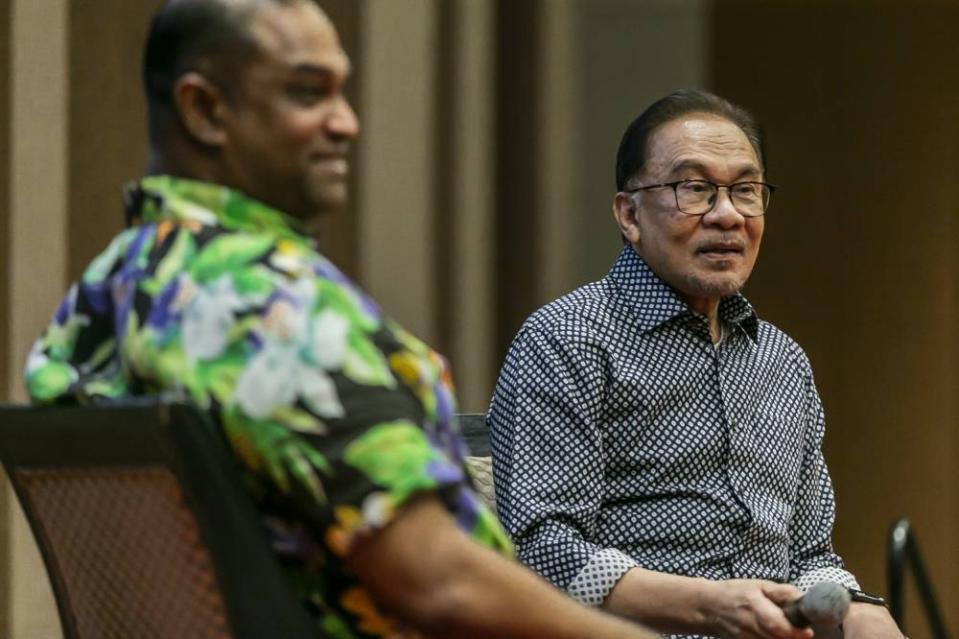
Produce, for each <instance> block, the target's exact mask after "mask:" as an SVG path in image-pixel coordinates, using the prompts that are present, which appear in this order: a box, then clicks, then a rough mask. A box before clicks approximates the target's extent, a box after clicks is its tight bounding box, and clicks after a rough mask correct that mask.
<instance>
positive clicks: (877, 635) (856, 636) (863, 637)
mask: <svg viewBox="0 0 959 639" xmlns="http://www.w3.org/2000/svg"><path fill="white" fill-rule="evenodd" d="M842 629H843V636H844V637H845V639H902V637H903V635H902V632H900V630H899V628H898V627H897V626H896V622H895V621H893V618H892V615H890V614H889V611H888V610H886V608H885V607H883V606H874V605H872V604H867V603H853V604H852V605H851V606H849V614H848V615H846V620H845V621H844V622H843V624H842Z"/></svg>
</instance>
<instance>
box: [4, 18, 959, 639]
mask: <svg viewBox="0 0 959 639" xmlns="http://www.w3.org/2000/svg"><path fill="white" fill-rule="evenodd" d="M321 4H322V5H323V6H324V7H325V8H326V9H327V11H328V12H329V13H330V14H331V16H332V17H333V19H334V21H335V22H336V24H337V26H338V28H339V30H340V33H341V38H342V40H343V43H344V46H345V48H346V50H347V52H348V53H349V54H350V56H351V58H352V60H353V64H354V69H355V72H354V77H353V78H352V80H351V83H350V87H349V94H350V98H351V100H352V101H353V103H354V105H355V107H356V108H357V111H358V113H359V116H360V119H361V123H362V125H363V133H362V137H361V140H360V141H359V142H358V144H357V145H356V149H355V153H354V169H355V170H354V174H353V177H352V179H353V182H354V190H353V193H354V195H355V197H354V202H353V204H352V205H351V207H350V208H349V209H348V210H345V211H343V212H341V213H339V214H337V215H335V216H332V217H331V218H330V219H328V220H327V221H326V222H327V224H326V227H325V229H324V231H323V233H322V236H321V238H320V241H321V244H322V246H323V248H324V251H325V252H326V253H327V255H328V256H330V257H331V258H332V259H333V260H334V261H335V262H336V263H338V264H339V265H340V266H341V267H342V268H343V269H344V270H345V271H346V272H347V273H349V274H350V275H352V276H354V277H355V278H357V279H358V280H359V281H360V282H361V283H362V284H363V286H364V287H365V288H366V289H367V290H368V291H370V292H371V293H372V294H373V296H374V297H375V298H376V299H377V300H379V301H380V302H381V303H382V305H383V306H384V307H385V309H386V310H387V311H388V312H389V313H390V314H392V315H393V316H394V317H395V318H397V319H398V320H399V321H400V322H401V323H402V324H404V325H406V326H407V327H409V328H410V329H411V330H413V331H414V332H415V333H417V334H418V335H419V336H420V337H422V338H423V339H425V340H426V341H427V342H429V343H430V344H432V345H434V346H435V347H436V348H437V349H438V350H440V351H441V352H443V353H445V354H446V355H447V356H448V358H449V359H450V360H451V361H452V364H453V370H454V373H455V377H456V380H457V383H458V387H459V395H460V398H461V409H462V410H464V411H483V410H485V407H486V405H487V402H488V400H489V396H490V393H491V390H492V386H493V383H494V381H495V377H496V373H497V369H498V366H499V363H500V361H501V359H502V357H503V355H504V354H505V351H506V348H507V347H508V345H509V342H510V340H511V339H512V337H513V335H514V334H515V332H516V330H517V329H518V328H519V326H520V324H521V322H522V321H523V319H524V318H525V317H526V316H527V315H528V314H529V313H530V312H531V311H533V310H534V309H535V308H537V307H538V306H540V305H541V304H543V303H545V302H547V301H549V300H550V299H552V298H554V297H556V296H558V295H560V294H562V293H564V292H566V291H568V290H570V289H572V288H574V287H576V286H578V285H580V284H581V283H584V282H586V281H590V280H594V279H597V278H600V277H602V276H603V275H604V274H605V273H606V271H607V270H608V269H609V267H610V266H611V264H612V262H613V260H614V258H615V256H616V254H617V252H618V251H619V249H620V247H621V244H620V240H619V237H618V234H617V232H616V229H615V227H614V224H613V222H612V218H611V213H610V205H611V200H612V197H613V194H614V191H615V189H614V180H613V164H614V155H615V150H616V146H617V144H618V142H619V137H620V135H621V133H622V131H623V129H624V128H625V127H626V125H627V124H628V123H629V121H630V120H631V119H632V118H633V117H634V116H635V115H637V114H638V113H639V112H640V111H641V110H642V109H643V108H644V107H645V106H646V105H648V104H649V103H650V102H651V101H652V100H654V99H656V98H658V97H660V96H661V95H663V94H665V93H666V92H668V91H670V90H672V89H676V88H680V87H688V86H697V87H703V88H706V89H709V90H712V91H714V92H717V93H719V94H720V95H723V96H725V97H728V98H730V99H732V100H734V101H736V102H738V103H740V104H741V105H743V106H744V107H746V108H747V109H749V110H751V111H752V112H753V113H754V114H755V115H756V116H757V118H758V119H759V121H760V123H761V124H762V125H763V127H764V129H765V131H766V133H767V136H768V149H767V152H768V159H769V168H770V173H769V176H768V177H769V179H770V180H771V181H772V182H774V183H776V184H779V185H780V187H781V188H780V190H779V191H778V192H777V193H776V196H775V198H774V200H773V203H772V205H771V208H770V211H769V213H768V218H767V223H766V235H765V241H764V245H763V248H762V251H761V255H760V259H759V263H758V266H757V269H756V272H755V274H754V276H753V279H752V280H751V282H750V283H749V285H748V288H747V290H746V294H747V296H748V297H749V298H750V300H751V301H752V302H753V304H754V305H755V306H756V308H757V310H758V312H759V314H760V316H761V317H763V318H765V319H766V320H769V321H771V322H773V323H775V324H777V325H778V326H780V327H781V328H783V329H784V330H786V331H787V332H788V333H790V334H791V335H792V336H793V337H795V338H796V339H797V340H798V341H799V342H800V343H801V344H802V345H803V346H804V347H805V349H806V351H807V352H808V354H809V356H810V359H811V360H812V363H813V367H814V370H815V373H816V380H817V383H818V386H819V389H820V392H821V394H822V397H823V401H824V404H825V407H826V415H827V428H828V430H827V437H826V443H825V452H826V457H827V460H828V462H829V464H830V467H831V470H832V475H833V479H834V482H835V488H836V493H837V499H838V504H839V510H838V524H837V527H836V535H835V542H836V546H837V549H838V550H839V552H840V553H841V554H842V555H843V556H844V557H845V559H846V561H847V563H848V565H849V567H850V568H851V569H852V570H853V571H854V572H855V573H856V574H857V575H858V576H859V577H860V580H861V582H862V585H863V587H864V588H865V589H867V590H871V591H876V592H879V593H882V594H885V591H886V581H885V579H886V572H885V564H884V562H885V559H884V551H885V535H886V530H887V527H888V526H889V524H890V522H891V521H892V520H893V519H894V518H895V517H897V516H899V515H902V514H905V515H908V516H909V517H910V518H912V520H913V522H914V525H915V529H916V532H917V534H918V536H919V539H920V542H921V545H922V551H923V553H924V554H925V557H926V560H927V563H928V564H929V566H928V567H929V570H930V573H931V577H932V579H933V581H934V584H935V586H936V588H937V590H938V593H939V598H940V602H941V604H942V607H943V608H944V610H945V612H946V615H947V621H948V623H949V625H950V627H951V628H952V629H959V552H957V551H959V428H957V427H959V221H957V216H959V65H957V55H956V51H955V47H956V40H955V34H956V33H959V2H954V1H945V0H943V1H940V2H934V1H931V0H873V1H869V2H867V1H865V0H828V1H827V0H821V1H814V0H804V1H798V0H775V1H773V0H768V1H765V2H760V1H750V0H715V1H709V0H325V1H324V2H321ZM158 5H159V2H158V0H137V1H136V2H131V1H130V0H0V264H3V265H4V266H3V270H2V275H0V395H2V397H0V399H2V400H3V401H22V400H23V398H24V393H23V390H22V387H21V382H20V371H21V368H22V363H23V361H24V358H25V355H26V352H27V350H28V348H29V345H30V343H31V342H32V340H33V339H34V338H35V337H36V335H37V334H38V333H39V331H40V330H41V328H42V327H43V326H44V325H45V324H46V322H47V320H48V318H49V316H50V314H51V313H52V310H53V308H54V306H55V305H56V303H57V301H58V300H59V298H60V296H61V295H62V293H63V291H64V290H65V288H66V286H67V283H68V282H69V281H70V280H72V279H75V278H76V277H77V276H78V275H79V273H80V272H81V269H82V268H83V266H84V265H85V264H86V263H87V262H88V261H89V260H90V258H91V257H93V256H94V255H95V254H96V253H97V252H99V251H100V250H101V249H102V248H103V247H104V246H105V244H106V243H107V241H108V240H109V238H110V237H112V236H113V235H114V234H115V233H116V232H117V231H118V230H119V229H120V228H121V226H122V215H121V210H120V188H121V185H122V184H123V183H124V182H125V181H127V180H130V179H134V178H137V177H139V176H140V175H141V172H142V170H143V167H144V164H145V158H146V155H145V153H146V143H145V139H146V136H145V127H144V105H143V100H142V98H141V92H140V80H139V65H140V50H141V45H142V41H143V37H144V34H145V32H146V28H147V23H148V20H149V16H150V15H151V13H152V11H153V10H154V9H155V7H156V6H158ZM0 511H2V517H0V520H2V525H0V636H9V637H14V638H17V639H20V638H24V639H38V638H45V637H57V636H59V629H58V623H57V621H56V614H55V609H54V604H53V602H52V598H51V597H50V595H49V591H48V586H47V584H46V580H45V574H44V571H43V569H42V564H41V563H40V561H39V559H38V557H37V555H36V550H35V549H34V547H33V542H32V538H31V536H30V534H29V532H28V531H27V529H26V528H25V525H24V524H23V521H22V518H21V516H20V515H19V514H18V508H17V506H16V503H15V500H14V499H13V497H12V494H11V493H10V492H9V490H8V489H6V488H5V489H4V492H3V493H2V497H0ZM909 616H910V624H909V633H910V635H911V636H912V637H913V638H914V639H916V638H922V637H927V636H929V634H928V631H927V629H926V627H925V626H924V625H923V623H922V621H921V620H920V614H919V611H918V607H917V604H916V602H915V601H913V602H912V603H911V604H910V613H909Z"/></svg>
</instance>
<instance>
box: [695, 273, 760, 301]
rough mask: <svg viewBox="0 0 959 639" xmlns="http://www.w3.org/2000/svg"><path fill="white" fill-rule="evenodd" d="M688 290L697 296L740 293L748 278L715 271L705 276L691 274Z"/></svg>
mask: <svg viewBox="0 0 959 639" xmlns="http://www.w3.org/2000/svg"><path fill="white" fill-rule="evenodd" d="M686 284H687V290H689V292H690V294H693V295H696V296H697V297H710V298H720V297H727V296H729V295H732V294H734V293H738V292H739V291H740V290H741V289H742V287H743V286H744V285H745V284H746V278H744V277H739V276H735V275H732V274H729V273H723V274H719V273H713V274H711V275H705V276H696V275H693V276H690V277H689V278H688V279H687V281H686Z"/></svg>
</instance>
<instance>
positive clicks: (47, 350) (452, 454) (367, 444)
mask: <svg viewBox="0 0 959 639" xmlns="http://www.w3.org/2000/svg"><path fill="white" fill-rule="evenodd" d="M125 197H126V207H127V216H128V219H131V220H132V221H133V222H134V223H133V224H132V225H131V226H130V227H129V228H128V229H127V230H125V231H124V232H122V233H121V234H120V235H118V236H117V237H116V238H115V239H114V240H113V242H112V243H111V244H110V246H109V247H108V248H107V249H106V250H105V251H104V252H103V253H102V254H101V255H100V256H98V257H97V258H96V259H95V260H94V261H93V262H92V263H91V264H90V265H89V267H88V268H87V269H86V271H85V272H84V274H83V276H82V278H81V280H80V281H79V282H77V283H75V284H74V285H73V286H72V287H71V288H70V290H69V292H68V293H67V295H66V297H65V298H64V300H63V301H62V303H61V304H60V307H59V308H58V309H57V311H56V313H55V315H54V317H53V320H52V322H51V323H50V325H49V327H48V328H47V329H46V331H45V332H44V334H43V335H42V337H41V338H40V339H39V340H37V342H36V343H35V345H34V347H33V350H32V351H31V354H30V357H29V360H28V362H27V368H26V383H27V388H28V391H29V394H30V396H31V397H32V399H33V400H34V401H35V402H37V403H50V402H58V401H74V400H76V401H80V402H83V401H89V400H91V399H93V398H114V397H121V396H127V395H140V394H153V393H161V392H163V393H172V394H174V395H180V396H182V397H184V398H187V399H189V400H191V401H192V402H193V403H195V404H196V405H198V406H200V407H202V408H203V409H205V410H207V411H208V412H209V413H210V414H211V415H213V416H214V418H215V420H216V422H217V423H218V424H219V425H220V426H221V427H222V429H223V432H224V434H225V436H226V439H227V440H228V441H229V443H230V445H231V447H232V449H233V451H234V453H235V455H236V457H237V458H238V460H239V461H240V462H241V464H242V467H243V468H244V469H245V471H246V473H247V475H248V476H249V478H250V480H251V481H250V485H251V490H252V492H253V495H254V498H255V499H256V500H257V503H258V505H259V506H260V509H261V512H262V513H263V516H264V522H265V523H266V525H267V527H268V529H269V531H270V534H271V537H272V540H273V542H274V546H275V549H276V552H277V553H278V554H279V555H280V557H281V559H282V561H283V563H284V565H285V567H286V569H287V572H288V574H289V575H290V578H291V580H292V582H293V583H294V585H295V588H296V589H297V591H298V593H299V594H300V596H301V597H302V598H303V599H304V600H305V601H306V602H307V604H308V606H309V607H310V609H311V611H312V612H313V613H314V615H315V616H316V617H317V619H318V623H320V624H321V626H322V627H323V628H324V630H325V631H326V632H327V634H330V635H331V636H336V637H344V638H346V637H375V636H401V635H400V634H398V633H400V632H401V630H399V629H398V626H397V624H395V623H394V622H393V621H392V620H390V619H389V618H387V617H384V616H382V615H381V614H380V612H379V611H377V609H376V606H375V604H373V602H372V601H371V599H370V598H369V596H368V595H367V594H366V593H365V591H364V590H363V589H362V587H361V585H360V584H358V583H356V582H355V580H354V579H353V578H351V577H350V576H349V575H348V574H347V573H345V572H344V571H342V570H341V568H340V561H339V558H340V557H342V555H343V554H344V553H346V552H347V551H348V550H349V549H350V547H351V545H352V544H353V543H354V542H355V541H356V540H357V539H358V538H359V537H360V536H363V535H365V534H369V532H370V531H373V530H375V529H377V528H379V527H381V526H383V525H385V524H386V523H387V522H389V521H390V519H391V518H392V517H393V515H394V513H395V512H396V511H397V509H398V508H399V507H400V506H402V505H403V504H404V503H405V502H406V501H407V500H409V499H410V498H411V497H412V496H414V495H416V494H418V493H421V492H424V491H431V492H434V493H435V494H437V495H438V496H439V497H440V498H441V499H442V500H443V502H444V503H445V504H446V505H447V508H448V509H449V510H450V512H451V513H452V514H453V516H454V517H455V519H456V521H457V523H458V525H459V526H460V527H461V528H463V529H464V530H465V531H466V532H467V533H468V534H470V535H472V536H473V537H474V538H475V539H476V540H477V541H478V542H480V543H482V544H484V545H487V546H489V547H492V548H494V549H496V550H498V551H500V552H502V553H504V554H507V555H508V554H510V553H511V549H510V546H509V542H508V541H507V539H506V537H505V534H504V533H503V532H502V529H501V528H500V526H499V524H498V523H497V522H496V518H495V516H494V515H493V514H492V513H491V512H490V511H489V509H487V508H486V507H485V506H484V505H483V503H482V501H481V500H480V499H479V498H478V497H477V496H476V494H475V493H474V492H473V491H472V489H471V488H470V484H469V481H468V479H467V477H466V473H465V471H464V465H463V458H464V455H465V454H466V450H465V445H464V444H463V440H462V438H461V437H460V435H459V433H458V432H457V429H456V426H455V423H454V413H455V405H454V399H453V395H452V384H451V380H450V377H449V374H448V371H447V367H446V365H445V362H444V360H443V359H442V358H441V357H440V356H439V355H437V354H436V353H434V352H433V351H431V350H430V349H429V348H427V347H426V346H425V345H424V344H423V343H421V342H420V341H418V340H417V339H416V338H414V337H413V336H412V335H410V334H409V333H407V332H406V331H404V330H403V329H402V328H400V327H399V326H397V325H396V324H395V323H394V322H392V321H391V320H389V319H388V318H386V317H384V315H383V314H382V313H381V312H380V309H379V308H378V307H377V306H376V305H375V304H374V303H373V302H372V301H371V300H370V299H369V298H368V297H367V296H366V295H365V294H364V293H362V292H361V291H360V290H359V289H358V288H357V287H356V286H355V285H354V284H353V283H352V282H350V281H349V280H348V279H347V278H346V277H345V276H344V275H343V274H342V273H340V272H339V271H338V270H337V269H336V268H335V267H334V266H333V265H332V264H331V263H330V262H328V261H327V260H326V259H325V258H323V257H322V256H321V255H320V254H319V253H318V252H317V250H316V249H315V247H314V245H313V243H312V242H311V241H310V240H309V239H307V236H306V234H305V233H303V232H302V229H301V228H299V227H298V225H297V223H296V221H295V220H292V219H291V218H288V217H287V216H285V215H283V214H282V213H280V212H278V211H275V210H273V209H270V208H268V207H266V206H264V205H262V204H259V203H257V202H254V201H252V200H250V199H247V198H245V197H243V196H242V195H240V194H238V193H236V192H235V191H231V190H229V189H226V188H223V187H219V186H216V185H211V184H206V183H201V182H193V181H188V180H182V179H175V178H170V177H165V176H154V177H148V178H145V179H144V180H142V181H140V182H139V183H136V184H133V185H131V186H130V187H128V189H127V191H126V193H125Z"/></svg>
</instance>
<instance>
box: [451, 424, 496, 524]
mask: <svg viewBox="0 0 959 639" xmlns="http://www.w3.org/2000/svg"><path fill="white" fill-rule="evenodd" d="M457 419H458V420H459V424H460V431H461V432H462V433H463V438H464V439H465V440H466V444H467V445H468V446H469V449H470V455H468V456H467V457H466V465H467V466H468V467H469V469H470V474H471V475H472V476H473V481H474V483H475V484H476V491H477V492H478V493H479V495H480V497H482V498H483V501H485V502H486V504H487V505H488V506H489V507H490V508H491V509H492V510H493V512H494V513H495V512H496V489H495V485H494V483H493V460H492V458H491V457H490V445H489V429H488V428H487V427H486V415H484V414H483V413H462V414H460V415H457Z"/></svg>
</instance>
